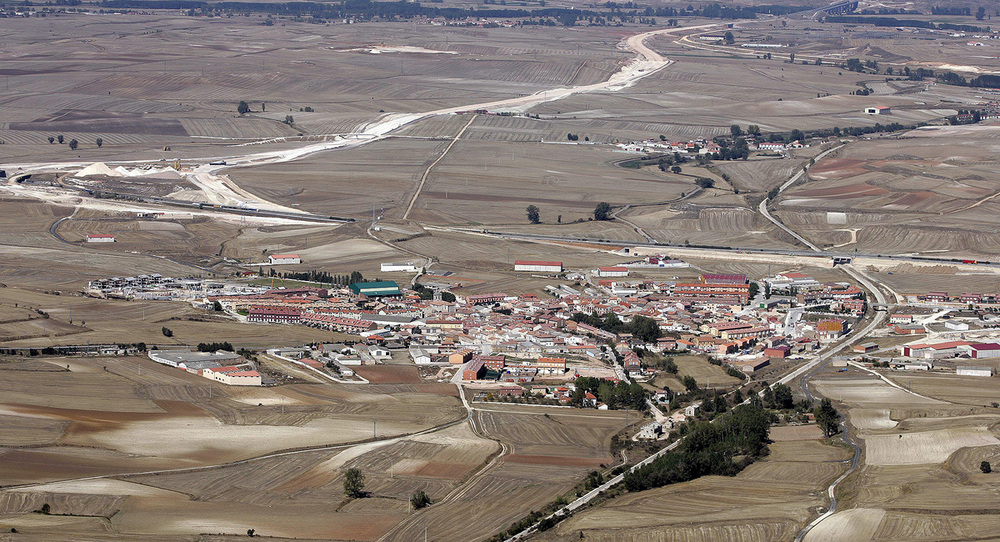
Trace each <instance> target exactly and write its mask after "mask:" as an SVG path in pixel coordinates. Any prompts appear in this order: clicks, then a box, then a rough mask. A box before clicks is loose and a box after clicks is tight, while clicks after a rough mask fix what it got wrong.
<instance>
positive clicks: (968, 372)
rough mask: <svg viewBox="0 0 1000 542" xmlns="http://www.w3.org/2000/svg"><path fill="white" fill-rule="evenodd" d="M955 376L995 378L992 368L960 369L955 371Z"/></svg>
mask: <svg viewBox="0 0 1000 542" xmlns="http://www.w3.org/2000/svg"><path fill="white" fill-rule="evenodd" d="M955 374H957V375H958V376H985V377H987V378H989V377H991V376H993V368H992V367H968V366H966V367H958V369H956V370H955Z"/></svg>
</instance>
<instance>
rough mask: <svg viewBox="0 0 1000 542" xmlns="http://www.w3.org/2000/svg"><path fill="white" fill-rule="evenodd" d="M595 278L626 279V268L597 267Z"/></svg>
mask: <svg viewBox="0 0 1000 542" xmlns="http://www.w3.org/2000/svg"><path fill="white" fill-rule="evenodd" d="M597 276H599V277H627V276H628V268H627V267H622V266H614V267H598V268H597Z"/></svg>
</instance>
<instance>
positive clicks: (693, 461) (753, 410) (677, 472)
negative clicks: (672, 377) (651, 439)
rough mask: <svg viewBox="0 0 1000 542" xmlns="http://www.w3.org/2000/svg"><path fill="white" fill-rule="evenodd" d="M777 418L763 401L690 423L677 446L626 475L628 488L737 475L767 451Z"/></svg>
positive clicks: (643, 487)
mask: <svg viewBox="0 0 1000 542" xmlns="http://www.w3.org/2000/svg"><path fill="white" fill-rule="evenodd" d="M775 421H776V417H775V415H774V413H773V412H771V411H770V410H767V409H765V408H764V407H763V406H761V405H756V404H747V405H740V406H738V407H736V408H734V409H733V410H732V412H730V413H728V414H724V415H722V416H721V417H719V418H717V419H716V421H715V423H709V422H696V423H694V424H693V425H689V426H688V427H689V429H688V431H687V436H686V438H685V439H684V440H683V441H682V442H681V444H680V445H679V446H678V447H677V449H676V450H674V451H671V452H667V453H665V454H663V455H662V456H660V457H658V458H657V459H655V460H654V461H652V462H651V463H649V464H647V465H644V466H642V467H640V468H638V469H636V470H634V471H631V472H629V473H627V474H626V475H625V480H624V484H625V488H626V489H627V490H628V491H642V490H645V489H652V488H656V487H661V486H665V485H668V484H673V483H677V482H685V481H688V480H694V479H695V478H699V477H701V476H706V475H721V476H735V475H736V474H738V473H739V472H740V471H741V470H743V469H744V468H745V467H746V466H747V465H749V464H750V463H753V461H755V460H756V459H757V458H759V457H762V456H764V455H766V454H767V453H768V447H767V445H768V443H769V442H770V441H769V439H768V431H769V429H770V427H771V424H772V423H774V422H775Z"/></svg>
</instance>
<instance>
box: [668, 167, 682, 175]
mask: <svg viewBox="0 0 1000 542" xmlns="http://www.w3.org/2000/svg"><path fill="white" fill-rule="evenodd" d="M670 173H673V174H674V175H680V173H681V166H673V167H671V168H670Z"/></svg>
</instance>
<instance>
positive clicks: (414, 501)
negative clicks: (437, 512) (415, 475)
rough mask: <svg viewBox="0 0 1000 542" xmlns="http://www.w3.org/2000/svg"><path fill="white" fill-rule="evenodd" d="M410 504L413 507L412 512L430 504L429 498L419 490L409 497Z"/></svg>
mask: <svg viewBox="0 0 1000 542" xmlns="http://www.w3.org/2000/svg"><path fill="white" fill-rule="evenodd" d="M410 504H411V505H413V509H414V510H420V509H421V508H425V507H427V506H428V505H430V504H431V498H430V497H428V496H427V494H426V493H424V490H422V489H421V490H419V491H417V492H416V493H414V494H413V495H411V496H410Z"/></svg>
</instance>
